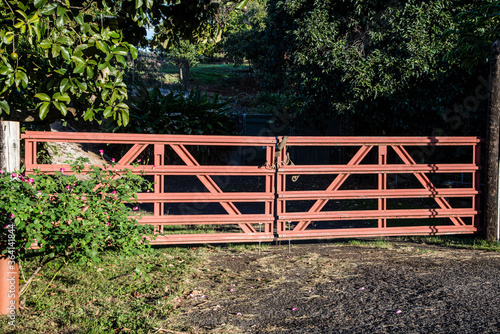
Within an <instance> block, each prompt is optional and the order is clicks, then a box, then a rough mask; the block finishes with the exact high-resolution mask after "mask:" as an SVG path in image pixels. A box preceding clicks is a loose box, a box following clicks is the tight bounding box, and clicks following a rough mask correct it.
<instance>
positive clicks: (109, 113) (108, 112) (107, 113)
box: [102, 107, 113, 118]
mask: <svg viewBox="0 0 500 334" xmlns="http://www.w3.org/2000/svg"><path fill="white" fill-rule="evenodd" d="M102 115H103V116H104V117H106V118H108V117H111V116H113V108H112V107H106V109H104V112H103V114H102Z"/></svg>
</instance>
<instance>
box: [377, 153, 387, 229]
mask: <svg viewBox="0 0 500 334" xmlns="http://www.w3.org/2000/svg"><path fill="white" fill-rule="evenodd" d="M378 164H379V165H380V166H384V165H387V146H386V145H380V146H379V147H378ZM385 189H387V174H386V173H385V172H379V173H378V190H385ZM378 210H379V211H385V210H387V198H379V199H378ZM386 227H387V219H385V218H380V219H379V220H378V228H386Z"/></svg>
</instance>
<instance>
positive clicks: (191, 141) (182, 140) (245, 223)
mask: <svg viewBox="0 0 500 334" xmlns="http://www.w3.org/2000/svg"><path fill="white" fill-rule="evenodd" d="M22 138H23V139H24V140H25V142H26V158H25V162H26V171H33V170H34V169H40V171H41V172H55V171H58V170H60V168H64V169H65V170H66V171H68V172H69V171H71V168H70V166H68V165H61V164H60V165H49V164H41V163H38V162H37V161H36V156H37V153H36V144H37V142H50V143H54V142H73V143H80V144H81V143H92V144H106V145H109V144H115V145H121V147H122V148H123V147H124V146H125V145H128V146H127V147H129V148H128V149H127V151H126V152H125V153H124V154H123V155H122V156H121V157H119V158H118V159H116V160H118V163H117V164H116V165H115V166H114V168H116V169H118V170H121V169H129V170H132V171H133V172H134V173H137V174H143V175H145V177H150V178H152V180H153V181H154V192H153V193H139V194H137V198H138V200H139V201H140V202H141V203H142V205H141V209H143V210H142V211H143V215H142V218H141V219H140V220H139V222H140V223H141V224H151V225H154V226H155V229H156V231H157V233H158V235H157V238H156V240H154V241H152V242H151V243H152V244H183V243H191V244H192V243H208V242H210V243H218V242H224V243H229V242H255V241H272V240H273V239H274V235H273V224H274V218H275V217H274V199H275V195H274V182H275V179H274V178H275V171H274V170H273V169H270V168H269V166H271V165H272V162H273V159H274V151H275V145H276V139H275V138H272V137H232V136H231V137H229V136H196V135H186V136H184V135H147V134H99V133H62V132H58V133H54V132H34V131H27V132H26V133H25V134H24V135H23V136H22ZM148 146H149V147H151V146H152V152H150V154H152V155H153V156H152V157H148V159H141V160H143V161H147V162H146V164H141V165H140V166H134V165H133V163H134V162H137V161H138V157H141V156H142V155H143V154H145V153H144V152H145V150H146V149H148ZM242 146H244V147H246V148H247V150H250V151H251V150H254V152H253V153H255V152H258V151H259V152H261V151H264V152H265V153H264V155H265V157H264V160H265V163H264V164H261V163H260V162H258V161H250V163H247V165H244V166H242V165H240V164H238V162H234V163H232V162H231V161H226V162H225V163H224V164H217V165H215V164H207V163H205V164H201V163H200V162H199V161H198V160H197V158H195V156H194V155H193V152H197V151H200V150H201V151H203V150H205V152H208V150H209V148H210V147H212V149H213V148H214V147H229V150H230V151H232V150H234V151H236V152H237V148H238V147H242ZM117 151H118V150H117ZM117 151H115V152H114V154H118V152H117ZM167 151H168V152H170V153H169V155H170V156H169V160H176V159H177V161H176V162H175V163H176V164H172V163H169V162H167V159H166V158H167V157H166V155H167V154H166V152H167ZM172 155H176V156H175V157H172ZM254 155H256V154H254ZM115 157H116V156H115ZM205 157H208V159H210V157H211V156H210V155H209V154H206V155H205ZM149 158H151V159H149ZM149 161H151V162H149ZM103 163H104V164H106V163H109V162H108V161H105V160H104V159H103ZM181 163H182V164H181ZM257 163H259V164H257ZM175 176H191V177H195V178H196V179H198V180H199V182H200V183H201V185H202V186H203V187H204V189H196V188H195V187H194V186H193V185H192V184H191V183H189V182H184V183H182V182H177V183H176V184H175V185H174V186H168V185H167V184H166V178H167V177H175ZM221 176H225V177H226V178H238V177H242V176H244V177H250V178H252V177H254V178H255V177H257V178H263V179H264V183H263V187H261V188H263V189H261V190H259V191H254V192H246V191H240V192H235V191H224V190H223V189H222V188H221V186H220V183H221V182H219V183H218V182H217V181H216V180H215V178H216V177H221ZM166 203H174V204H175V203H184V204H183V205H184V206H183V207H180V208H181V209H180V212H181V214H170V213H169V212H168V210H167V208H166ZM192 203H196V204H197V206H194V207H189V205H190V204H192ZM214 203H216V204H214ZM238 203H250V204H251V203H261V204H262V205H261V206H260V208H258V210H256V208H255V207H253V208H251V209H250V212H246V213H242V212H241V210H240V209H238V205H239V204H238ZM210 205H212V206H213V205H216V206H217V207H218V211H217V212H216V213H214V212H204V210H205V211H207V208H208V207H209V206H210ZM247 206H248V205H247ZM172 207H175V205H172ZM183 210H184V211H183ZM186 211H188V214H185V213H186ZM247 211H249V210H247ZM182 213H184V214H182ZM181 226H182V229H181V230H182V233H180V234H179V233H173V232H172V231H175V230H177V229H178V228H179V227H181ZM200 228H203V229H207V228H208V229H210V232H211V233H198V231H199V230H200Z"/></svg>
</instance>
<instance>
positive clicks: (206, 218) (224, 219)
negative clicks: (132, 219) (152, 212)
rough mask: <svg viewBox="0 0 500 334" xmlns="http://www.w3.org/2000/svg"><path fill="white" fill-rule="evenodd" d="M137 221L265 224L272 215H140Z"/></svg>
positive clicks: (270, 219) (270, 220)
mask: <svg viewBox="0 0 500 334" xmlns="http://www.w3.org/2000/svg"><path fill="white" fill-rule="evenodd" d="M138 221H139V223H141V224H153V225H210V224H220V225H223V224H226V225H227V224H238V223H248V224H260V223H262V224H265V223H269V222H273V221H274V216H272V215H259V214H248V215H166V216H142V218H140V219H139V220H138Z"/></svg>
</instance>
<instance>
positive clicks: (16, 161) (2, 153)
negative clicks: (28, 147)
mask: <svg viewBox="0 0 500 334" xmlns="http://www.w3.org/2000/svg"><path fill="white" fill-rule="evenodd" d="M19 168H20V128H19V122H13V121H0V169H1V170H2V171H3V172H9V173H12V172H14V171H16V170H19ZM8 219H9V218H8ZM5 227H7V231H8V233H7V239H5V240H0V244H1V247H2V250H3V249H4V248H7V250H8V251H9V252H8V253H7V254H5V255H3V256H1V255H0V314H3V315H7V316H8V317H9V319H10V321H9V324H14V320H15V317H16V310H17V309H18V308H19V266H18V262H17V254H16V253H15V252H14V251H13V247H14V243H15V242H17V240H15V238H13V237H14V229H15V227H14V224H13V222H10V223H9V224H7V226H0V228H5Z"/></svg>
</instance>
